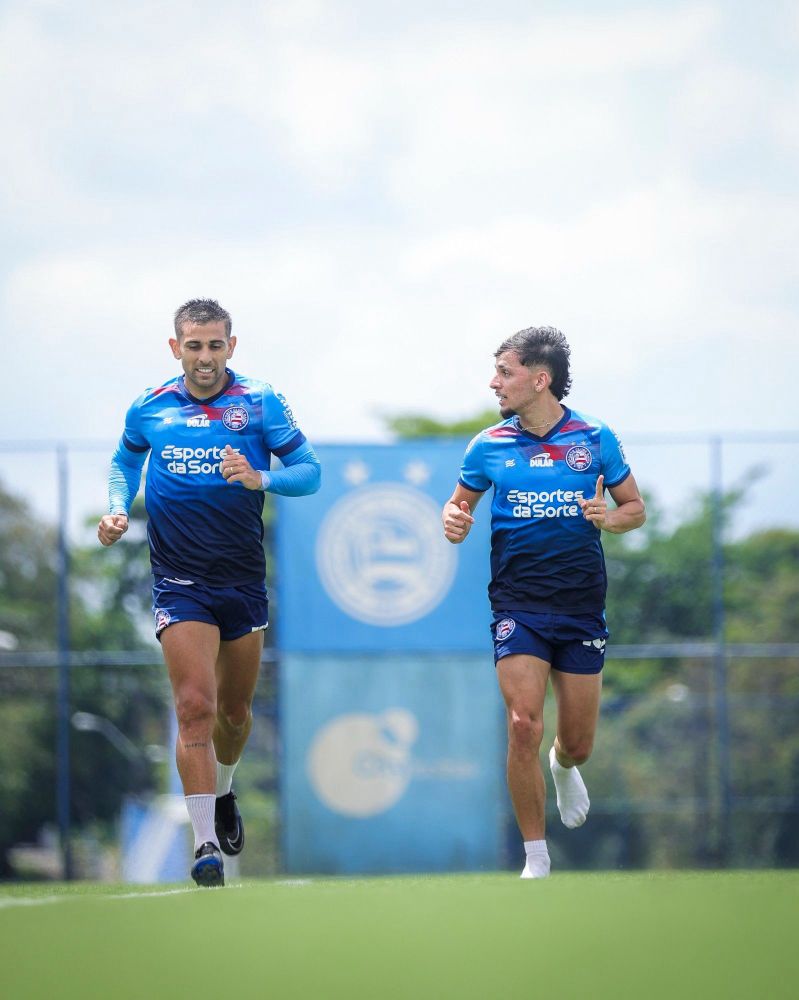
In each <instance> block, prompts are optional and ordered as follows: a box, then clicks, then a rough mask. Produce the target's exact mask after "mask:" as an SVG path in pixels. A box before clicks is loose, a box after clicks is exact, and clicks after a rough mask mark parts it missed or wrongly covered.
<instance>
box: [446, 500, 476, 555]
mask: <svg viewBox="0 0 799 1000" xmlns="http://www.w3.org/2000/svg"><path fill="white" fill-rule="evenodd" d="M441 519H442V521H443V522H444V538H446V539H447V541H448V542H452V543H453V544H454V545H459V544H460V543H461V542H462V541H463V540H464V538H466V536H467V535H468V534H469V532H470V531H471V530H472V525H473V524H474V518H473V517H472V511H471V508H470V507H469V504H468V503H467V502H466V501H465V500H461V502H460V504H458V505H456V504H454V503H452V502H451V501H450V503H448V504H447V505H446V506H445V507H444V512H443V514H442V518H441Z"/></svg>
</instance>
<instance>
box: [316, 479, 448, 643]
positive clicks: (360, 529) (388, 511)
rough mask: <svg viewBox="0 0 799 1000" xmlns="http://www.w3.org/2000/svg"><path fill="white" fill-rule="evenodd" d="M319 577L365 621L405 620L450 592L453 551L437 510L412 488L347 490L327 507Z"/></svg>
mask: <svg viewBox="0 0 799 1000" xmlns="http://www.w3.org/2000/svg"><path fill="white" fill-rule="evenodd" d="M316 565H317V569H318V571H319V578H320V580H321V581H322V585H323V587H324V588H325V591H326V592H327V595H328V596H329V597H330V599H331V601H333V603H334V604H336V605H337V606H338V607H339V608H340V609H341V610H342V611H344V612H345V614H347V615H349V616H350V617H351V618H354V619H356V620H357V621H361V622H365V623H366V624H368V625H379V626H383V627H386V628H387V627H390V626H394V625H407V624H408V623H410V622H413V621H416V620H417V619H419V618H422V617H423V616H424V615H426V614H429V613H430V612H431V611H432V610H433V609H434V608H435V607H437V606H438V605H439V604H440V603H441V601H442V600H443V599H444V597H445V596H446V595H447V593H448V592H449V589H450V587H451V586H452V581H453V579H454V576H455V570H456V567H457V554H456V552H455V550H454V547H453V546H452V545H450V544H449V543H448V542H447V541H446V540H445V539H444V538H443V537H442V535H441V521H440V517H439V509H438V507H437V505H436V504H435V503H434V502H433V501H432V499H431V498H430V497H428V496H426V495H425V494H424V493H421V492H420V491H419V490H417V489H414V488H413V487H411V486H406V485H404V484H401V483H379V484H375V485H374V486H364V487H361V488H359V489H357V490H353V491H352V492H350V493H347V494H346V495H345V496H344V497H342V498H341V499H340V500H339V501H338V502H337V503H336V504H335V505H334V506H333V507H332V508H331V509H330V511H329V512H328V514H327V516H326V517H325V519H324V521H323V522H322V526H321V528H320V529H319V534H318V536H317V542H316Z"/></svg>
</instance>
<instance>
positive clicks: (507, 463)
mask: <svg viewBox="0 0 799 1000" xmlns="http://www.w3.org/2000/svg"><path fill="white" fill-rule="evenodd" d="M514 465H516V459H515V458H506V459H505V468H506V469H512V468H513V467H514Z"/></svg>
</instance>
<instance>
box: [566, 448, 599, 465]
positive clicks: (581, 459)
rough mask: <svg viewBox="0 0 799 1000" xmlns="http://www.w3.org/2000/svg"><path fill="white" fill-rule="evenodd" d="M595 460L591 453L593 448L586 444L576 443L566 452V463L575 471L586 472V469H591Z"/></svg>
mask: <svg viewBox="0 0 799 1000" xmlns="http://www.w3.org/2000/svg"><path fill="white" fill-rule="evenodd" d="M593 461H594V456H593V455H592V454H591V449H590V448H586V447H585V445H582V444H578V445H575V446H574V448H569V450H568V451H567V452H566V465H568V467H569V468H570V469H574V471H575V472H584V471H585V470H586V469H590V468H591V463H592V462H593Z"/></svg>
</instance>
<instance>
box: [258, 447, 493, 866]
mask: <svg viewBox="0 0 799 1000" xmlns="http://www.w3.org/2000/svg"><path fill="white" fill-rule="evenodd" d="M466 444H467V442H466V441H465V440H464V441H456V442H452V441H447V442H415V443H403V444H398V445H391V446H383V445H346V446H323V447H320V448H318V449H317V450H318V453H319V457H320V460H321V462H322V488H321V490H320V491H319V492H318V493H317V494H315V495H314V496H312V497H299V498H284V499H281V498H278V516H277V535H276V541H277V553H278V565H277V580H276V597H277V600H276V602H275V604H276V614H275V617H276V620H277V621H276V624H277V637H278V647H279V650H280V719H281V742H282V755H281V767H280V781H281V821H282V831H283V851H282V853H283V865H284V867H285V869H286V870H287V871H291V872H297V873H299V872H325V873H338V872H351V873H357V872H362V873H366V872H369V873H378V872H413V871H457V870H461V871H462V870H475V869H485V868H497V867H499V866H500V864H501V862H502V851H503V843H504V829H505V824H506V822H507V809H508V801H507V793H506V791H505V781H504V754H505V722H504V709H503V706H502V703H501V698H500V695H499V693H498V691H497V685H496V677H495V672H494V668H493V658H492V650H491V636H490V632H489V627H488V626H489V621H490V613H489V606H488V599H487V595H486V586H487V583H488V578H489V522H490V509H489V503H490V501H489V499H488V498H487V499H486V500H484V501H483V504H482V505H481V507H480V508H479V509H478V512H477V522H476V524H475V525H474V527H473V529H472V531H471V534H470V536H469V538H468V539H467V540H466V542H465V544H463V545H451V544H450V543H449V542H447V541H446V540H445V539H444V537H443V529H442V526H441V508H442V506H443V504H444V501H445V500H446V499H447V498H448V497H449V496H451V494H452V490H453V488H454V485H455V483H456V481H457V477H458V472H459V470H460V464H461V459H462V457H463V452H464V450H465V447H466Z"/></svg>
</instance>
